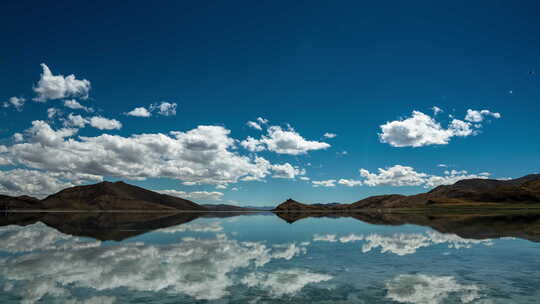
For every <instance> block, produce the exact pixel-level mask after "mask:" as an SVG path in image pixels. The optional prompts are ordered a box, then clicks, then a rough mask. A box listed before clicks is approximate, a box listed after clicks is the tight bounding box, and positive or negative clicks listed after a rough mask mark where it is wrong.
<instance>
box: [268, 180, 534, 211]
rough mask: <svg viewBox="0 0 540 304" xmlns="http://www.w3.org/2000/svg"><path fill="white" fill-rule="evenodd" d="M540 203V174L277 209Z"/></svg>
mask: <svg viewBox="0 0 540 304" xmlns="http://www.w3.org/2000/svg"><path fill="white" fill-rule="evenodd" d="M535 203H536V204H538V203H540V174H530V175H526V176H523V177H520V178H516V179H509V180H496V179H477V178H475V179H464V180H460V181H458V182H456V183H454V184H453V185H443V186H438V187H436V188H434V189H433V190H431V191H429V192H426V193H421V194H415V195H409V196H406V195H400V194H389V195H377V196H371V197H368V198H365V199H362V200H359V201H357V202H354V203H351V204H336V203H332V204H303V203H300V202H297V201H295V200H293V199H288V200H286V201H285V202H283V203H281V204H280V205H278V206H277V207H276V208H275V209H274V211H278V212H284V211H294V210H305V211H308V210H311V211H316V210H322V211H324V210H361V209H379V208H380V209H387V208H427V207H456V206H464V207H470V206H473V207H474V206H477V207H479V206H496V205H502V204H513V205H516V204H535Z"/></svg>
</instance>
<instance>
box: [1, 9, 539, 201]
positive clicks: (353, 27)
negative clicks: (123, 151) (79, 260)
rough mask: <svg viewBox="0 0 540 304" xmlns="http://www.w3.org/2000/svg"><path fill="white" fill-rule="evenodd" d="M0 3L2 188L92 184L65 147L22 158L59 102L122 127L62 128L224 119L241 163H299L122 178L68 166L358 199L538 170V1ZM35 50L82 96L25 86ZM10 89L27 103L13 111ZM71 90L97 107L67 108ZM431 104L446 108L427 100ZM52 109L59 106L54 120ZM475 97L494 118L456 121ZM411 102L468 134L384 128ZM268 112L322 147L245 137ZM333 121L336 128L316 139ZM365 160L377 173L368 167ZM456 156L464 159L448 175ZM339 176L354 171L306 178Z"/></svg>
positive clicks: (59, 123) (255, 133) (229, 194)
mask: <svg viewBox="0 0 540 304" xmlns="http://www.w3.org/2000/svg"><path fill="white" fill-rule="evenodd" d="M258 2H260V3H258ZM0 14H1V18H0V26H1V27H2V29H3V30H2V31H1V32H0V37H1V40H2V41H3V42H4V44H3V47H2V48H0V55H1V56H0V58H1V59H2V61H1V66H2V73H1V74H0V78H1V82H0V83H1V85H0V102H1V103H0V105H1V104H2V103H5V104H4V105H5V106H3V107H0V121H1V124H0V147H2V146H3V148H0V152H1V153H0V164H2V165H0V172H1V173H0V192H2V193H5V194H12V195H17V194H21V193H23V192H25V193H26V192H32V193H30V194H34V195H38V196H43V195H46V194H49V192H51V191H53V190H56V188H58V187H59V186H61V185H67V184H77V183H90V182H96V181H95V180H81V179H80V178H77V180H74V179H73V178H70V177H69V176H67V175H68V174H67V173H68V172H70V170H73V169H72V168H74V167H73V164H70V163H69V162H66V163H63V164H60V165H58V166H56V167H54V168H51V167H50V164H44V163H40V162H34V163H32V164H30V163H29V159H31V158H32V157H33V156H32V155H28V154H24V153H22V152H20V150H19V149H18V148H17V145H25V144H27V145H35V147H36V149H37V148H39V147H42V148H43V149H47V147H46V146H43V142H40V139H39V138H37V137H36V134H32V132H31V131H28V129H29V128H30V127H32V121H36V120H41V121H43V122H44V123H46V124H47V125H48V126H50V127H51V128H52V129H53V130H55V131H58V130H60V129H62V128H64V127H66V128H67V127H70V126H64V124H66V123H65V119H66V118H67V116H68V115H69V114H70V113H74V114H76V115H81V117H84V118H85V119H88V120H90V118H91V117H93V116H102V117H105V118H108V119H116V120H117V121H119V122H121V124H122V127H121V128H120V129H112V130H99V129H97V128H94V127H92V126H90V125H89V123H88V125H87V126H86V127H84V128H80V130H78V131H77V133H76V134H73V135H72V136H69V137H66V138H64V139H63V140H66V141H67V140H69V138H71V140H74V141H78V140H80V138H79V136H87V137H95V136H99V135H101V134H111V135H116V136H119V137H120V136H121V137H126V138H127V137H130V136H131V135H132V134H141V133H147V134H154V133H163V134H168V132H170V131H182V132H187V131H189V130H192V129H196V128H197V127H198V126H201V125H212V126H220V127H222V128H225V129H227V130H230V134H228V137H229V138H231V139H235V140H237V141H236V142H235V143H234V144H232V145H231V146H230V147H228V148H227V151H229V152H230V153H232V154H234V155H237V156H244V157H247V158H249V159H250V162H251V163H252V162H253V160H254V159H255V157H263V158H265V159H266V160H267V161H268V162H269V163H270V166H272V165H283V164H286V163H288V164H290V165H291V166H294V167H296V168H297V172H296V173H302V171H305V174H303V175H302V174H294V175H295V176H294V177H292V176H290V177H291V178H273V177H272V175H275V174H276V171H272V169H268V172H267V173H266V174H264V177H263V178H260V180H259V181H240V179H241V178H242V176H238V181H237V182H232V183H228V184H227V185H225V186H226V188H223V185H222V187H220V189H216V184H215V183H214V184H212V183H208V182H201V183H198V184H197V185H191V186H188V185H184V184H182V182H185V181H186V180H185V179H182V178H175V177H171V176H161V175H160V174H158V175H156V176H148V177H147V178H146V179H144V180H142V179H139V180H129V176H125V175H121V176H119V175H118V174H116V176H114V174H113V175H111V174H107V173H106V172H104V171H101V172H100V171H99V170H98V171H96V170H95V169H92V170H90V169H89V170H86V169H80V168H82V167H84V168H87V167H88V166H86V167H85V166H82V165H81V166H80V167H77V168H78V169H77V170H78V171H77V172H72V173H81V174H82V173H85V174H88V173H91V174H94V175H99V176H101V177H102V178H103V179H105V180H126V181H127V182H130V183H133V184H136V185H140V186H143V187H146V188H149V189H155V190H177V191H184V192H186V193H188V194H186V196H188V198H192V199H193V200H195V201H198V202H213V203H217V202H222V203H235V204H240V205H274V204H276V203H279V202H281V201H282V200H284V199H286V198H289V197H293V198H295V199H297V200H299V201H304V202H310V203H315V202H334V201H339V202H352V201H356V200H358V199H361V198H364V197H366V196H370V195H374V194H385V193H403V194H412V193H418V192H423V191H426V190H427V189H428V188H429V187H430V186H431V185H432V184H430V183H429V182H428V180H431V181H438V182H439V183H445V182H450V181H453V180H454V179H456V178H459V177H460V176H471V175H474V176H487V175H480V174H481V173H483V172H488V173H490V177H491V178H509V177H512V178H513V177H520V176H522V175H525V174H529V173H534V172H538V171H540V170H539V169H540V162H539V161H538V155H539V152H540V140H539V139H540V138H539V134H538V117H540V106H539V102H540V78H539V77H540V76H539V74H538V73H540V57H539V56H538V54H539V50H540V20H539V19H540V18H538V16H539V15H540V4H539V3H538V2H537V1H519V2H516V1H475V2H474V3H471V1H452V3H446V4H444V5H443V4H441V3H434V2H433V1H379V2H377V4H374V3H370V2H362V1H309V2H304V3H302V2H292V1H267V2H262V1H208V2H202V1H201V2H198V3H188V2H180V1H177V2H173V1H171V2H159V3H156V4H152V3H148V2H128V1H125V2H124V1H122V2H121V1H114V2H113V3H109V2H99V1H98V2H94V3H90V2H79V3H75V2H73V1H69V2H67V1H66V2H64V1H55V2H54V3H50V2H49V3H47V2H38V1H36V2H28V1H16V2H15V1H11V2H4V3H3V4H1V9H0ZM41 63H45V64H46V65H47V66H48V67H49V68H50V69H51V70H52V74H54V75H63V76H68V75H70V74H73V75H75V77H76V79H78V80H82V79H87V80H88V81H89V82H90V83H91V89H90V91H89V98H87V99H84V98H80V97H81V96H68V95H69V94H68V95H66V96H64V97H65V98H58V99H50V100H47V101H46V102H36V101H33V100H32V99H33V98H36V96H37V93H36V92H35V91H34V88H37V87H39V85H38V81H39V80H40V74H41V73H42V68H41V67H40V64H41ZM11 97H18V98H24V99H25V100H26V101H25V103H24V105H23V106H21V107H20V108H19V109H17V108H16V107H14V105H13V104H12V103H10V102H9V100H10V98H11ZM77 97H78V98H77ZM72 99H75V100H77V101H78V102H80V103H81V104H83V105H84V106H87V107H92V108H93V109H95V111H94V112H93V113H90V112H88V113H87V112H85V111H83V110H73V109H69V108H66V107H64V106H63V102H64V101H65V100H72ZM162 101H167V102H170V103H176V104H177V109H176V115H169V116H164V115H159V114H158V113H157V111H158V110H154V112H152V116H151V117H147V118H144V117H131V116H127V115H125V113H127V112H129V111H131V110H133V109H134V108H136V107H146V108H149V105H150V104H159V103H161V102H162ZM433 106H437V107H439V108H441V109H442V110H443V111H444V112H442V113H438V114H437V115H435V114H434V112H433V110H432V107H433ZM49 108H55V109H59V110H61V111H62V113H61V114H59V115H56V116H55V117H53V118H48V117H47V109H49ZM469 109H471V110H476V111H480V110H489V111H491V112H492V113H500V115H501V117H500V118H496V117H494V116H492V115H484V116H483V117H482V118H483V121H481V122H480V124H481V125H482V126H481V127H479V126H476V127H475V125H477V124H478V122H473V121H467V120H465V116H466V113H467V110H469ZM413 111H419V112H422V113H424V114H425V115H429V116H430V117H431V118H430V119H433V120H435V121H436V122H437V123H440V128H441V129H440V130H439V131H441V132H443V133H444V132H450V131H448V130H449V129H448V124H449V122H450V121H451V120H452V119H454V118H455V119H458V120H460V121H461V122H463V123H465V124H469V128H470V130H469V133H470V134H468V135H467V136H453V137H449V138H447V143H446V144H441V143H432V144H429V143H427V144H423V145H421V146H417V147H411V146H406V147H396V146H393V145H392V144H391V143H389V142H388V141H387V142H383V141H381V138H380V136H379V134H381V133H382V129H381V125H384V124H386V123H388V122H392V121H395V122H397V123H398V124H399V121H403V120H406V119H408V118H410V117H411V116H412V112H413ZM449 115H452V116H453V118H450V117H449ZM257 117H263V118H265V119H268V120H269V123H268V125H267V126H262V130H256V129H253V128H250V127H248V126H247V125H246V123H247V122H248V121H256V119H257ZM288 124H289V125H290V126H291V127H292V128H294V131H292V130H289V129H288V128H289V127H288ZM269 126H280V127H281V128H282V130H283V131H285V132H290V133H292V132H294V133H296V134H298V135H299V136H301V137H302V138H304V139H305V140H306V141H309V142H319V143H320V142H325V143H327V144H329V145H330V147H328V148H326V149H314V150H310V151H304V152H305V153H303V152H299V154H297V155H291V154H286V153H279V152H276V151H269V149H268V146H266V149H265V150H264V151H258V152H252V151H248V150H247V149H245V148H244V147H242V145H241V141H243V140H245V139H246V138H247V137H248V136H251V137H253V138H256V139H260V138H261V136H263V135H266V136H267V137H270V135H267V132H268V131H267V129H268V127H269ZM71 127H73V126H71ZM25 130H27V131H26V132H25ZM17 132H18V133H21V134H23V135H24V138H23V139H22V140H20V141H19V142H16V141H15V140H14V137H13V135H14V134H15V133H17ZM327 132H330V133H334V134H336V135H337V136H336V137H335V138H325V137H324V136H323V135H324V134H325V133H327ZM290 133H287V134H289V135H290ZM421 136H422V135H421ZM270 139H271V138H270ZM278 144H279V143H278ZM263 147H264V146H263ZM56 148H58V149H59V150H58V151H62V153H66V154H70V153H72V152H71V151H66V149H67V148H65V147H62V148H59V147H56ZM2 150H3V151H4V152H2ZM270 150H271V149H270ZM17 151H18V152H17ZM32 151H39V150H32ZM343 151H346V152H347V153H346V154H345V155H342V153H343ZM49 152H50V151H49ZM21 153H22V154H21ZM35 153H36V155H37V154H39V152H35ZM59 153H60V152H59ZM23 154H24V155H23ZM2 155H3V156H2ZM21 155H23V156H21ZM36 155H34V156H36ZM215 156H216V157H218V158H219V157H221V156H220V155H217V154H216V155H215ZM2 157H3V158H2ZM36 157H37V156H36ZM118 157H121V156H118ZM21 158H23V159H21ZM83 158H84V157H83ZM2 159H3V161H2ZM83 161H84V160H83ZM173 161H174V160H173ZM41 162H46V160H42V161H41ZM134 162H137V160H134ZM439 164H444V165H446V166H447V167H440V166H438V165H439ZM64 165H65V166H64ZM140 165H141V166H144V165H147V166H149V167H152V166H154V164H152V163H146V164H140ZM396 165H400V166H402V167H394V166H396ZM404 167H411V168H412V170H414V171H411V169H403V168H404ZM378 168H383V169H388V168H393V170H394V171H391V172H393V175H391V176H382V175H380V174H379V172H378V171H377V170H378ZM117 169H118V170H122V168H117ZM220 169H221V170H224V171H223V172H221V173H223V174H228V173H227V172H225V171H226V170H228V169H227V168H222V167H220ZM360 169H365V170H368V171H369V172H371V173H372V174H379V175H377V176H372V177H371V178H370V177H367V176H361V175H360V173H359V170H360ZM13 170H18V171H13ZM21 170H25V171H21ZM85 170H86V171H85ZM450 170H456V171H460V172H458V173H455V174H453V175H452V174H451V173H449V174H448V173H447V174H445V172H444V171H450ZM462 170H466V171H467V173H464V172H461V171H462ZM30 171H31V172H30ZM35 171H38V173H36V172H35ZM411 172H414V173H411ZM15 173H16V174H15ZM402 173H404V174H405V177H403V176H401V175H400V174H402ZM28 174H29V175H30V176H33V177H32V178H30V177H28V176H29V175H28ZM411 174H412V175H411ZM301 176H303V177H308V178H309V179H310V180H309V181H308V180H301V179H300V177H301ZM452 176H453V177H452ZM451 177H452V178H453V179H451ZM51 179H57V180H56V181H52V180H51ZM339 179H347V180H351V181H357V182H361V185H356V186H353V187H348V186H346V185H343V184H339V183H337V182H336V183H334V186H333V187H314V186H316V184H314V183H313V181H316V182H317V181H327V180H339ZM188 182H189V181H188ZM331 184H332V183H330V185H331ZM30 190H31V191H30ZM195 191H199V193H198V194H189V193H191V192H195ZM202 191H205V192H202ZM208 192H220V193H222V194H216V193H213V197H214V198H215V197H216V195H217V197H219V198H220V201H215V200H209V199H206V198H205V195H210V196H212V194H209V193H208Z"/></svg>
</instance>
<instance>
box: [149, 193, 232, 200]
mask: <svg viewBox="0 0 540 304" xmlns="http://www.w3.org/2000/svg"><path fill="white" fill-rule="evenodd" d="M156 192H159V193H163V194H168V195H172V196H176V197H180V198H185V199H194V200H195V199H200V200H209V201H220V200H221V198H222V197H223V192H218V191H192V192H186V191H179V190H156Z"/></svg>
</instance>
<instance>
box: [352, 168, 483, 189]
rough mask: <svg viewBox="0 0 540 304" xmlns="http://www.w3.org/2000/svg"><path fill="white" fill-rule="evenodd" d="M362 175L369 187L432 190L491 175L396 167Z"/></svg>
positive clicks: (366, 172)
mask: <svg viewBox="0 0 540 304" xmlns="http://www.w3.org/2000/svg"><path fill="white" fill-rule="evenodd" d="M360 175H361V176H362V177H363V178H365V180H363V183H364V185H367V186H395V187H401V186H424V187H426V188H432V187H436V186H440V185H451V184H454V183H455V182H457V181H459V180H462V179H470V178H482V179H485V178H488V177H489V176H490V174H489V173H486V172H483V173H479V174H469V173H468V172H467V171H456V170H452V171H445V174H444V175H442V176H438V175H431V174H427V173H422V172H417V171H415V170H414V168H413V167H408V166H402V165H395V166H392V167H389V168H386V169H383V168H379V169H378V172H377V173H371V172H369V171H368V170H366V169H360Z"/></svg>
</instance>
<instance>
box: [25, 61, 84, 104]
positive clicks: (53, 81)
mask: <svg viewBox="0 0 540 304" xmlns="http://www.w3.org/2000/svg"><path fill="white" fill-rule="evenodd" d="M41 68H42V69H43V72H42V73H41V79H40V80H39V81H38V83H37V85H36V86H34V92H36V94H37V97H36V98H34V100H35V101H39V102H46V101H47V100H53V99H63V98H69V97H79V98H82V99H85V98H88V93H89V92H90V81H88V80H86V79H83V80H79V79H76V78H75V75H73V74H71V75H68V76H66V77H64V76H63V75H53V74H52V72H51V70H50V69H49V67H48V66H47V65H46V64H44V63H42V64H41Z"/></svg>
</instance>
